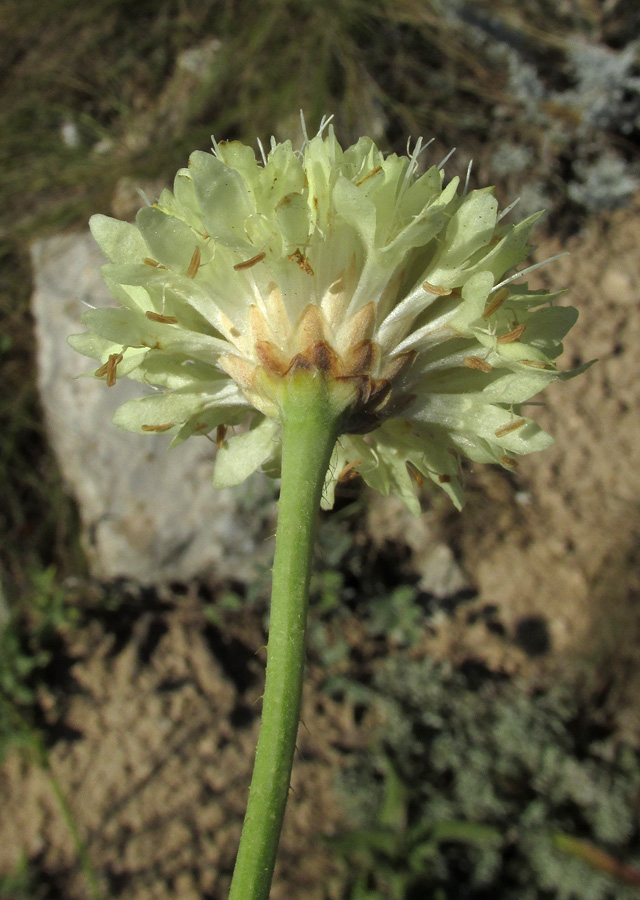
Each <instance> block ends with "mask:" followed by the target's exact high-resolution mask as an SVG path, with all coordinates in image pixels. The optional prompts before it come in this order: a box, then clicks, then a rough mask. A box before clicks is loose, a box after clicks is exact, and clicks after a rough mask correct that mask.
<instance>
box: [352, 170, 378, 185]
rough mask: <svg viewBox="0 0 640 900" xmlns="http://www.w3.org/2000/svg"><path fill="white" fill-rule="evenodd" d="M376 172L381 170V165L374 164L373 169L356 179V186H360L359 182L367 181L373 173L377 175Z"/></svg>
mask: <svg viewBox="0 0 640 900" xmlns="http://www.w3.org/2000/svg"><path fill="white" fill-rule="evenodd" d="M378 172H382V166H376V167H375V169H372V170H371V171H370V172H367V174H366V175H365V176H364V178H361V179H360V181H356V187H360V185H361V184H364V183H365V181H368V180H369V179H370V178H373V176H374V175H377V174H378Z"/></svg>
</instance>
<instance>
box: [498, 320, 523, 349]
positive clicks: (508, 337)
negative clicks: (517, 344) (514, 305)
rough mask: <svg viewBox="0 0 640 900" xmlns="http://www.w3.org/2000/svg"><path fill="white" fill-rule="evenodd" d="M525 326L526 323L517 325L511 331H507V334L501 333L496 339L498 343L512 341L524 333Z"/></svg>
mask: <svg viewBox="0 0 640 900" xmlns="http://www.w3.org/2000/svg"><path fill="white" fill-rule="evenodd" d="M526 327H527V326H526V325H518V326H517V327H516V328H514V329H513V331H509V332H507V334H501V335H500V337H499V338H496V340H497V342H498V343H499V344H510V343H511V342H512V341H517V340H518V338H519V337H521V336H522V334H523V333H524V330H525V328H526Z"/></svg>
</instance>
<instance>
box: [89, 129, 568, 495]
mask: <svg viewBox="0 0 640 900" xmlns="http://www.w3.org/2000/svg"><path fill="white" fill-rule="evenodd" d="M422 149H424V148H423V147H422V144H421V141H418V143H417V144H416V147H415V149H414V150H413V152H412V153H408V155H407V156H397V155H395V154H391V155H384V154H383V153H382V152H381V151H380V150H379V149H378V148H377V147H376V145H375V144H374V143H373V141H371V140H370V139H369V138H361V139H360V140H359V141H358V142H357V143H356V144H354V145H353V146H351V147H349V148H347V149H346V150H343V149H342V147H341V146H340V144H339V143H338V141H337V140H336V138H335V136H334V133H333V129H332V127H331V126H330V125H327V123H325V124H324V125H323V127H322V128H321V129H320V132H319V133H318V134H317V135H316V136H315V137H314V138H312V139H311V140H309V141H305V144H304V146H303V148H302V149H301V150H299V151H296V150H294V149H293V148H292V145H291V142H289V141H286V142H285V143H280V144H279V143H276V142H275V140H273V139H272V143H271V149H270V152H269V153H268V155H266V154H264V153H262V154H261V156H262V158H261V159H256V155H255V153H254V151H253V150H252V149H251V148H250V147H247V146H245V145H244V144H241V143H239V142H236V141H234V142H231V143H220V144H216V143H215V142H214V149H213V152H212V153H203V152H200V151H198V152H195V153H193V154H192V155H191V157H190V159H189V166H188V168H186V169H181V170H180V171H179V172H178V174H177V176H176V179H175V183H174V190H173V193H171V192H170V191H168V190H167V191H163V193H162V194H161V196H160V198H159V200H158V202H157V203H154V204H153V205H152V206H149V207H147V208H144V209H142V210H141V211H140V212H139V213H138V216H137V219H136V224H135V225H131V224H127V223H125V222H120V221H117V220H115V219H110V218H108V217H106V216H94V217H93V218H92V220H91V229H92V232H93V235H94V237H95V239H96V240H97V242H98V244H99V245H100V247H101V249H102V250H103V252H104V254H105V256H106V257H107V259H108V260H109V263H108V264H107V265H105V266H104V268H103V275H104V279H105V281H106V283H107V285H108V286H109V288H110V290H111V293H112V294H113V296H114V298H115V299H116V300H117V301H118V303H119V304H120V305H119V306H118V307H117V308H113V309H97V310H88V311H87V312H86V313H85V314H84V318H83V321H84V324H85V325H86V326H87V327H88V328H89V332H88V333H85V334H82V335H74V336H73V338H71V343H72V346H74V347H75V348H76V349H77V350H79V351H80V352H82V353H85V354H86V355H88V356H91V357H93V358H95V359H97V360H99V361H100V366H99V367H98V368H97V369H96V371H95V375H96V376H97V377H99V378H104V379H105V380H106V381H107V384H110V385H111V384H113V383H114V382H115V381H116V379H118V378H120V377H122V376H125V375H126V376H127V377H129V378H134V379H136V380H138V381H140V382H141V383H142V384H143V385H144V386H145V388H146V396H144V397H142V398H140V399H138V400H132V401H129V402H128V403H125V404H123V405H122V406H121V407H120V408H119V409H118V411H117V413H116V416H115V419H114V421H115V423H116V424H117V425H119V426H121V427H122V428H126V429H129V430H131V431H135V432H139V433H145V432H165V431H167V432H171V433H172V434H173V444H179V443H181V442H182V441H184V440H185V439H186V438H187V437H189V436H191V435H204V434H210V433H211V432H216V434H217V438H218V442H219V444H220V449H219V450H218V453H217V459H216V465H215V473H214V483H215V484H216V485H218V486H226V485H230V484H236V483H239V482H240V481H242V480H243V479H244V478H246V477H247V476H248V475H249V474H251V472H253V471H255V470H256V469H258V468H260V467H264V468H265V469H267V470H268V471H270V472H272V473H273V472H277V470H278V464H279V452H280V442H279V435H280V429H281V424H282V423H281V406H280V397H281V395H282V393H281V392H282V385H283V384H285V383H286V380H287V379H288V378H290V377H292V373H294V372H300V371H305V372H308V373H309V376H310V377H318V378H323V379H325V380H326V382H327V385H328V386H329V389H330V391H331V392H332V395H333V396H335V402H336V404H337V406H338V407H339V408H340V410H342V411H343V414H342V423H343V424H342V432H343V433H342V434H341V436H340V437H339V439H338V442H337V444H336V447H335V450H334V454H333V459H332V463H331V466H330V471H329V475H328V478H327V483H326V485H325V495H324V503H325V505H326V506H331V505H332V503H333V494H334V490H335V485H336V482H337V481H338V479H339V478H340V476H341V474H342V475H343V476H344V474H345V473H348V474H349V475H351V474H354V473H359V474H360V475H361V476H362V477H363V478H364V480H365V481H366V482H367V483H368V484H370V485H371V486H372V487H374V488H376V489H377V490H379V491H381V492H382V493H384V494H387V493H389V492H395V493H397V494H399V496H400V497H401V498H402V499H403V500H404V501H405V502H406V503H407V505H408V506H409V507H410V508H411V509H412V510H413V511H414V512H418V511H419V503H418V499H417V496H416V484H417V483H418V482H420V481H421V480H422V479H423V478H430V479H432V480H433V481H434V482H435V483H436V484H438V485H440V486H441V487H442V488H443V489H444V490H445V491H446V492H447V493H448V494H449V496H450V497H451V499H452V500H453V502H454V503H455V504H456V506H458V507H460V506H461V505H462V502H463V493H462V487H461V484H460V478H459V475H460V457H461V456H467V457H469V458H470V459H472V460H475V461H477V462H493V463H498V464H499V465H502V466H505V467H507V468H513V467H514V466H515V465H516V459H517V456H518V455H520V454H525V453H530V452H532V451H534V450H541V449H544V448H545V447H547V446H548V445H549V444H550V442H551V438H550V437H549V436H548V435H547V434H545V433H544V432H543V431H542V430H541V429H540V428H539V427H538V426H537V425H536V424H535V423H534V422H533V421H531V420H530V419H529V418H527V416H526V415H525V414H524V413H523V411H522V404H523V403H525V402H526V401H528V400H529V399H530V398H531V397H533V396H534V395H535V394H537V393H538V392H539V391H540V390H542V388H544V387H545V386H546V385H547V384H548V383H549V382H550V381H554V380H557V379H559V378H565V377H568V375H569V374H575V373H559V372H557V370H556V367H555V363H554V360H555V359H556V357H557V356H558V355H559V354H560V353H561V351H562V344H561V340H562V338H563V337H564V335H565V334H566V332H567V331H568V330H569V328H570V327H571V326H572V325H573V323H574V322H575V320H576V318H577V312H576V311H575V310H574V309H573V308H571V307H561V306H552V305H550V301H551V300H552V299H553V297H552V296H551V295H549V294H547V293H545V292H542V291H530V290H529V289H528V287H527V285H526V284H522V283H518V284H516V283H515V279H516V278H517V277H518V276H517V275H515V268H516V267H517V266H518V265H519V264H520V263H521V262H522V261H523V260H524V259H525V258H526V257H527V256H528V254H529V252H530V249H531V248H530V247H529V245H528V243H527V241H528V237H529V233H530V231H531V229H532V227H533V225H534V223H535V221H536V220H537V218H538V216H537V215H536V216H532V217H530V218H529V219H527V220H525V221H524V222H521V223H519V224H518V225H506V224H504V223H503V221H502V217H501V216H500V215H499V213H498V204H497V201H496V199H495V196H494V193H493V189H492V188H484V189H482V190H473V191H468V192H467V191H466V190H461V189H460V185H459V180H458V179H457V178H453V179H452V180H451V181H449V182H447V181H446V179H445V177H444V172H443V169H442V167H441V166H433V167H431V168H429V169H428V170H427V171H426V172H425V173H424V174H420V173H419V170H418V157H419V156H420V153H421V150H422ZM261 150H262V148H261ZM245 422H247V423H249V425H250V428H249V430H248V431H247V430H245V431H243V432H242V433H239V434H237V435H232V433H231V431H229V432H227V431H225V427H226V426H235V425H240V424H242V423H245Z"/></svg>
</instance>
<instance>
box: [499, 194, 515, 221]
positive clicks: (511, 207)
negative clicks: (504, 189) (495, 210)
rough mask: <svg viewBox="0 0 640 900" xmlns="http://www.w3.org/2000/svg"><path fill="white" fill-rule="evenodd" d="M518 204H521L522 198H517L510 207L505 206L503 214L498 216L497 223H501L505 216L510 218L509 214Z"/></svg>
mask: <svg viewBox="0 0 640 900" xmlns="http://www.w3.org/2000/svg"><path fill="white" fill-rule="evenodd" d="M518 203H520V197H516V199H515V200H514V201H513V203H510V204H509V206H505V208H504V209H503V210H502V212H501V213H500V214H499V215H498V218H497V220H496V221H498V222H500V221H501V220H502V219H504V217H505V216H508V215H509V213H510V212H511V210H512V209H513V207H514V206H516V205H517V204H518Z"/></svg>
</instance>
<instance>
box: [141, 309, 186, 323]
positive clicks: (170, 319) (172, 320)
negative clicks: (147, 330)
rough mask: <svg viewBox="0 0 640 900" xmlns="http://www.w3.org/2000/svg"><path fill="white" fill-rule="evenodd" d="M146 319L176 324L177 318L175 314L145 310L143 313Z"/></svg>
mask: <svg viewBox="0 0 640 900" xmlns="http://www.w3.org/2000/svg"><path fill="white" fill-rule="evenodd" d="M145 316H146V317H147V319H149V320H150V321H151V322H161V323H162V324H163V325H177V324H178V320H177V319H176V317H175V316H162V315H160V313H155V312H150V311H147V312H146V313H145Z"/></svg>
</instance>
